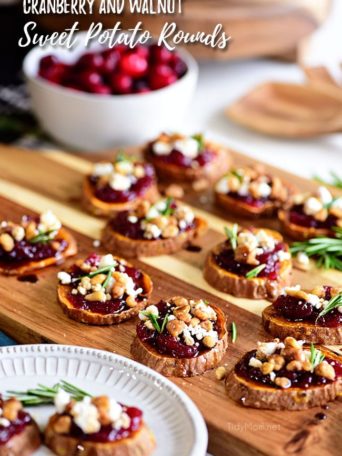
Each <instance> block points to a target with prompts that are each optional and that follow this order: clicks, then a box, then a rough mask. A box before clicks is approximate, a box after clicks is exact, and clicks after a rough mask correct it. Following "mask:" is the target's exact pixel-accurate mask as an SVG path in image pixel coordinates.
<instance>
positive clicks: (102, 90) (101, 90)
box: [91, 84, 112, 95]
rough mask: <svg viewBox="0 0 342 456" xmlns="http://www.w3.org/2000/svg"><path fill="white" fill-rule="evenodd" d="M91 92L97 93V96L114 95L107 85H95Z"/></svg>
mask: <svg viewBox="0 0 342 456" xmlns="http://www.w3.org/2000/svg"><path fill="white" fill-rule="evenodd" d="M91 92H92V93H96V94H97V95H110V94H111V93H112V91H111V88H110V87H108V86H107V85H105V84H95V85H93V86H92V89H91Z"/></svg>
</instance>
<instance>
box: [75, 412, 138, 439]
mask: <svg viewBox="0 0 342 456" xmlns="http://www.w3.org/2000/svg"><path fill="white" fill-rule="evenodd" d="M121 405H122V404H121ZM122 407H123V411H124V412H125V413H127V415H128V416H129V417H130V419H131V423H130V425H129V427H128V428H127V429H123V428H121V429H119V430H116V429H114V428H113V426H112V425H111V424H108V425H106V426H101V429H100V430H99V431H98V432H95V433H93V434H85V433H84V432H83V431H82V429H80V428H79V427H78V426H77V424H75V423H74V421H73V422H72V426H71V430H70V434H69V435H70V436H71V437H75V438H77V439H80V440H83V441H88V442H101V443H106V442H115V441H117V440H121V439H126V438H128V437H130V436H131V435H132V434H133V432H136V431H138V430H139V429H140V427H141V425H142V421H143V413H142V411H141V410H140V409H138V408H136V407H126V406H122Z"/></svg>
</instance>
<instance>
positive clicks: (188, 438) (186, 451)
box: [0, 345, 208, 456]
mask: <svg viewBox="0 0 342 456" xmlns="http://www.w3.org/2000/svg"><path fill="white" fill-rule="evenodd" d="M62 379H63V380H67V381H69V382H71V383H74V384H75V385H77V386H78V387H80V388H83V389H85V390H86V391H89V392H90V393H92V394H94V395H98V394H106V395H109V396H111V397H113V398H114V399H116V400H118V401H120V402H123V403H124V404H127V405H132V406H137V407H139V408H141V409H142V410H143V412H144V417H145V421H146V423H147V424H148V425H149V427H150V428H151V429H152V431H153V432H154V434H155V436H156V440H157V449H156V451H155V452H154V453H153V456H203V455H205V454H206V448H207V441H208V434H207V429H206V426H205V423H204V420H203V418H202V416H201V414H200V412H199V411H198V409H197V408H196V406H195V405H194V403H193V402H192V401H191V400H190V399H189V398H188V397H187V395H186V394H185V393H183V392H182V391H181V390H180V389H179V388H178V387H177V386H175V385H174V384H173V383H172V382H170V381H169V380H167V379H166V378H164V377H163V376H161V375H159V374H157V373H156V372H154V371H153V370H151V369H149V368H147V367H145V366H143V365H141V364H138V363H136V362H134V361H131V360H129V359H127V358H124V357H123V356H118V355H114V354H111V353H109V352H105V351H101V350H94V349H90V348H82V347H74V346H68V345H16V346H13V347H3V348H0V392H5V391H7V390H26V389H27V388H32V387H35V386H37V384H38V383H42V384H44V385H48V386H50V385H53V384H54V383H56V382H58V381H59V380H62ZM28 410H29V411H30V413H31V414H32V416H33V417H34V418H35V419H36V420H37V422H38V423H39V425H40V426H42V427H43V426H44V424H45V423H46V420H47V417H48V416H49V415H51V414H52V413H53V407H52V406H51V407H50V406H48V407H47V406H44V407H32V408H30V409H28ZM35 455H36V456H43V455H44V456H47V455H52V453H51V452H50V451H49V450H48V449H47V448H45V447H42V448H41V449H40V450H39V451H37V452H36V453H35Z"/></svg>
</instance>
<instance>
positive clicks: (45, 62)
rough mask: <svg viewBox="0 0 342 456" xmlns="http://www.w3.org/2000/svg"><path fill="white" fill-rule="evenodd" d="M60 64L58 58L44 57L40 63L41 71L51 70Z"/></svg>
mask: <svg viewBox="0 0 342 456" xmlns="http://www.w3.org/2000/svg"><path fill="white" fill-rule="evenodd" d="M57 63H58V58H57V57H56V56H54V55H46V56H45V57H43V58H42V59H41V60H40V62H39V69H40V70H46V69H47V68H51V67H52V66H54V65H56V64H57Z"/></svg>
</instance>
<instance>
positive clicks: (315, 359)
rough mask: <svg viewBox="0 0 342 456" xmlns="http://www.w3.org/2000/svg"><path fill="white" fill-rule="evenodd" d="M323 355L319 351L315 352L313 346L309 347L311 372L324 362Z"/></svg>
mask: <svg viewBox="0 0 342 456" xmlns="http://www.w3.org/2000/svg"><path fill="white" fill-rule="evenodd" d="M324 358H325V355H323V353H322V352H321V351H320V350H317V349H316V347H315V346H314V344H311V346H310V363H311V365H312V370H314V369H315V367H317V366H318V365H319V364H321V362H322V361H323V360H324Z"/></svg>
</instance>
